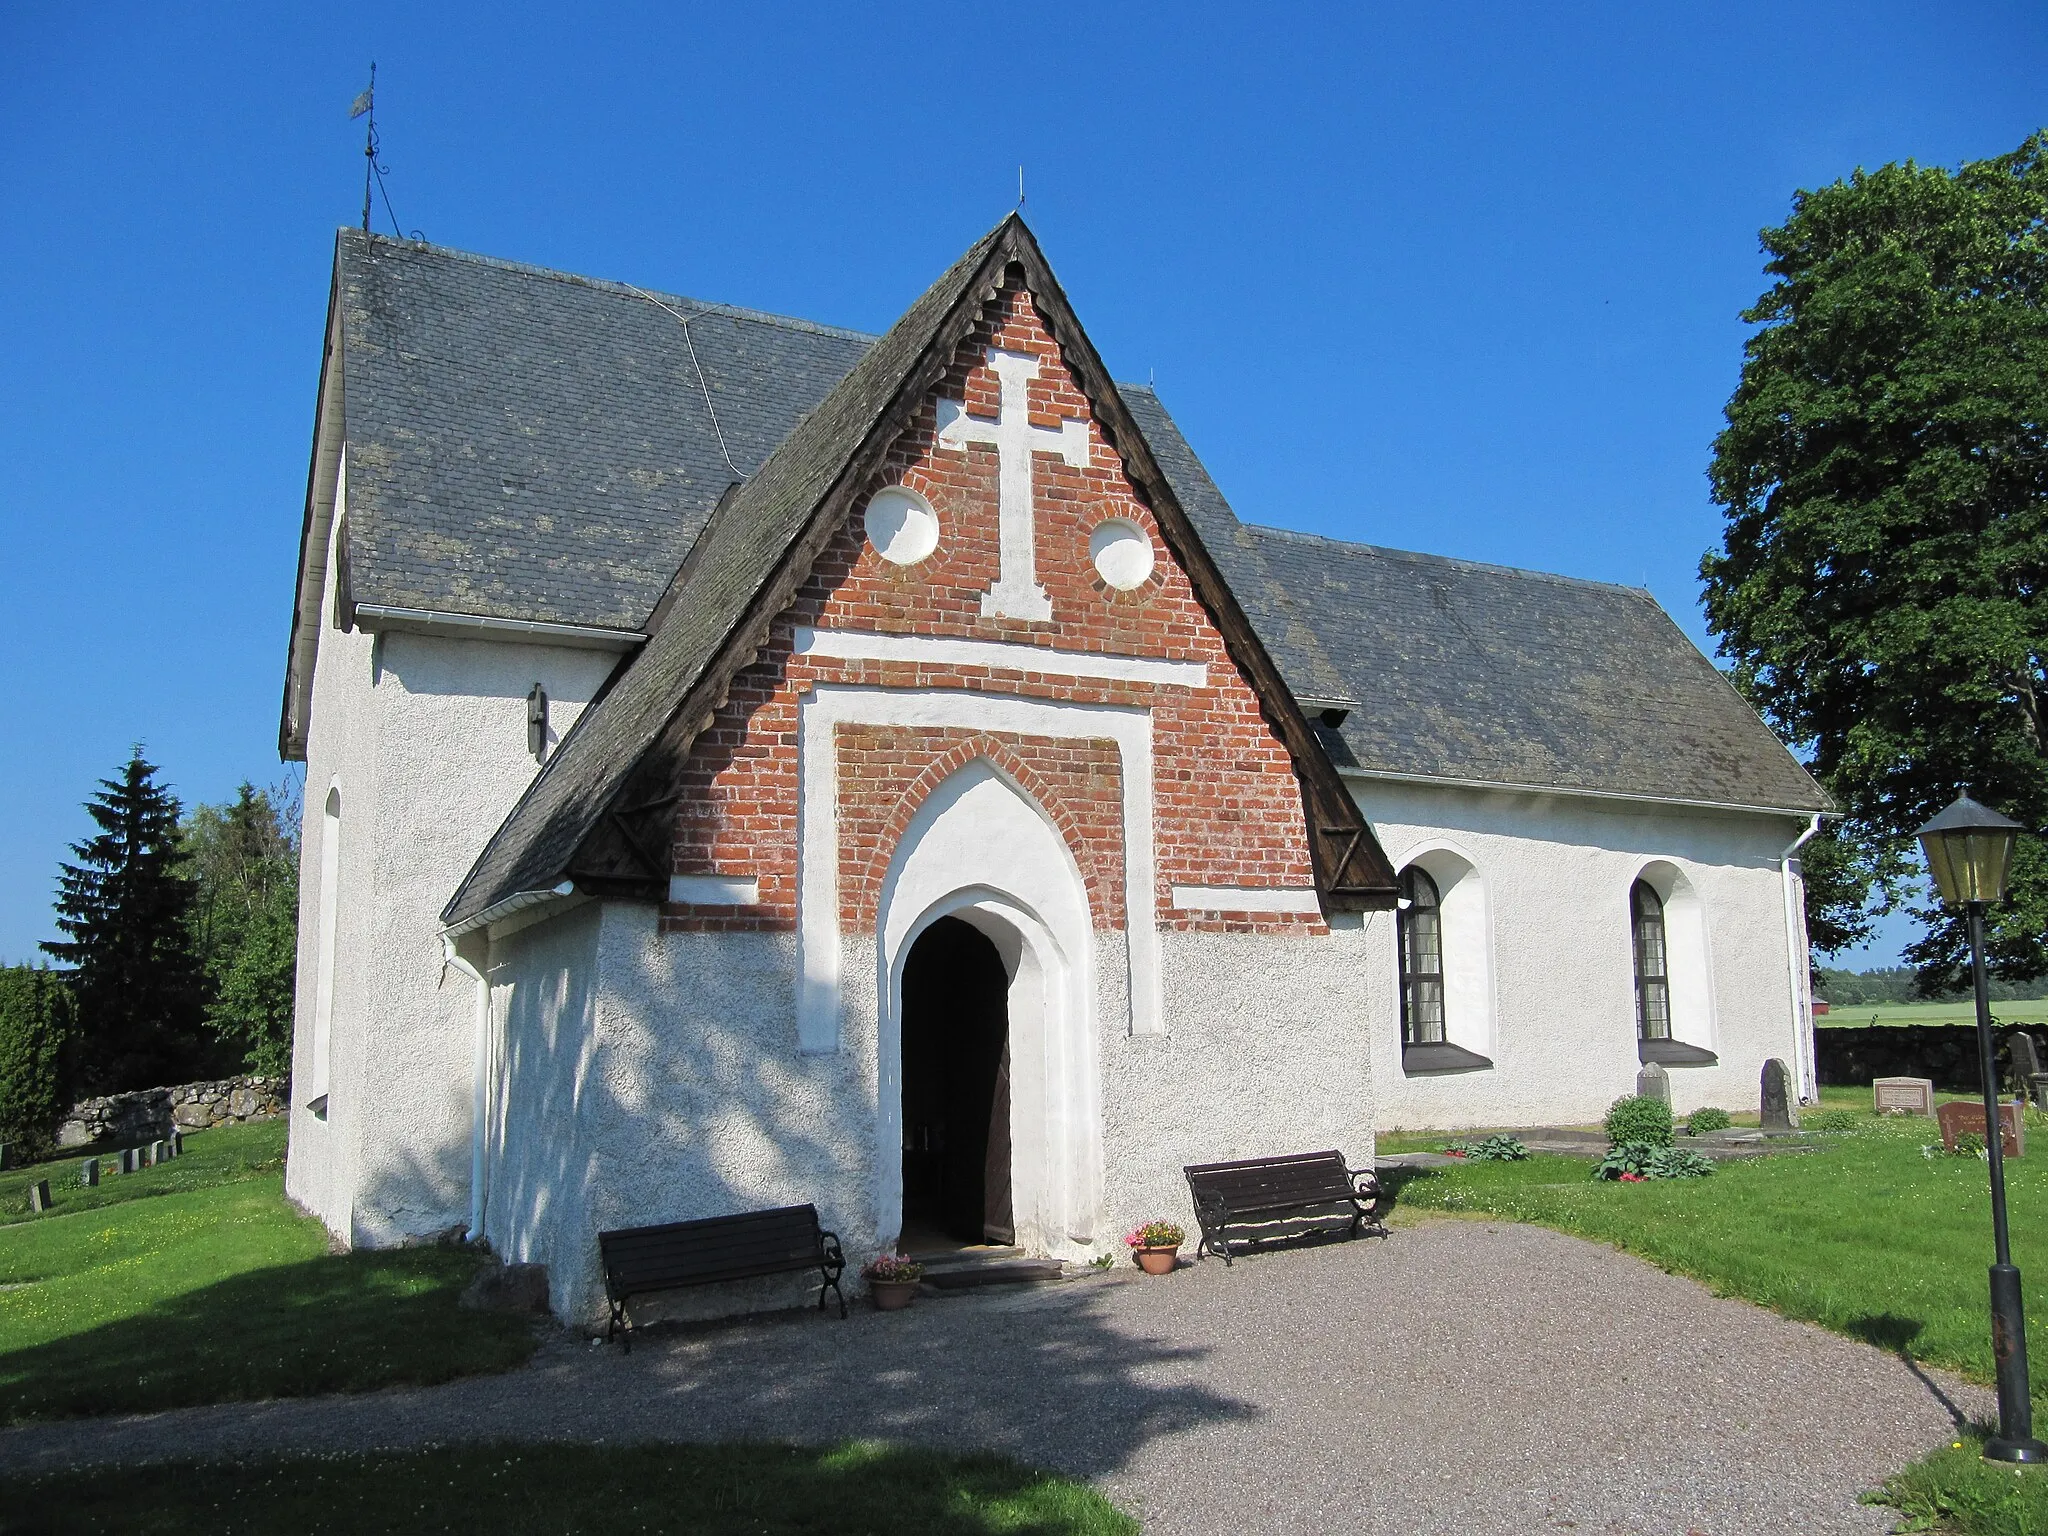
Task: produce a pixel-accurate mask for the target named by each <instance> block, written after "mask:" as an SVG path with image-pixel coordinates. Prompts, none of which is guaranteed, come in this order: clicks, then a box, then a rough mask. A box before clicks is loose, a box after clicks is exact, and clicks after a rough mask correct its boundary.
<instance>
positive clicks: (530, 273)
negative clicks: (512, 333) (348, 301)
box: [338, 225, 879, 341]
mask: <svg viewBox="0 0 2048 1536" xmlns="http://www.w3.org/2000/svg"><path fill="white" fill-rule="evenodd" d="M338 233H339V234H341V235H343V236H346V237H361V236H362V235H363V233H364V232H363V231H362V230H360V229H355V228H352V227H349V226H347V225H344V226H343V227H342V228H341V229H340V231H339V232H338ZM368 239H369V242H370V244H372V245H373V246H375V245H387V246H392V247H395V248H396V249H399V250H403V251H414V252H417V251H426V252H430V253H432V254H433V255H435V256H445V257H447V258H448V259H449V260H451V261H464V262H468V263H470V264H471V265H472V266H478V267H492V268H495V269H496V270H498V271H500V272H512V273H516V274H518V275H519V276H521V277H538V278H546V279H548V280H549V281H552V282H557V283H566V284H569V285H571V286H573V287H578V288H592V289H595V290H597V291H598V292H600V293H613V294H617V295H619V296H620V297H621V298H628V299H639V300H640V301H641V302H643V303H645V302H646V301H647V300H648V299H649V298H655V299H661V300H663V301H665V302H669V303H675V304H688V305H691V306H693V307H694V308H695V309H696V310H698V311H699V312H700V313H705V314H715V315H724V316H727V317H728V318H731V319H734V320H750V321H752V322H754V323H755V324H757V325H774V326H782V327H785V328H787V329H789V330H795V331H811V332H814V333H816V334H818V335H821V336H841V337H844V338H846V339H847V340H849V341H876V340H878V339H879V336H878V335H877V333H875V332H873V331H857V330H854V329H852V328H851V327H850V326H843V325H826V324H825V323H824V322H823V321H820V320H806V319H804V318H803V317H802V316H801V315H778V314H775V313H773V312H771V311H769V310H765V309H750V308H748V307H747V306H746V305H744V304H721V303H718V302H717V301H715V300H712V299H697V298H692V297H690V296H689V295H688V294H684V293H670V292H669V291H668V290H666V289H663V288H649V287H647V286H646V285H645V284H640V283H629V282H626V281H624V280H622V279H618V278H609V277H589V276H586V275H585V274H583V273H581V272H565V271H563V270H562V269H561V268H560V267H543V266H538V265H536V264H534V263H533V262H529V261H512V260H510V259H509V258H507V257H504V256H486V255H484V254H483V253H482V252H481V251H464V250H459V249H457V248H456V247H454V246H452V245H436V244H434V242H432V241H431V240H397V239H394V238H392V237H391V236H390V235H380V234H378V233H377V232H376V231H375V230H371V231H370V232H369V235H368ZM691 318H692V319H695V318H696V316H695V315H692V316H691Z"/></svg>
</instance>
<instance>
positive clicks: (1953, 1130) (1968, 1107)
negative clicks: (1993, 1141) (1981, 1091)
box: [1934, 1099, 2027, 1157]
mask: <svg viewBox="0 0 2048 1536" xmlns="http://www.w3.org/2000/svg"><path fill="white" fill-rule="evenodd" d="M1934 1119H1935V1123H1936V1124H1938V1125H1939V1126H1940V1127H1941V1144H1942V1145H1943V1146H1944V1147H1947V1148H1948V1149H1949V1151H1951V1152H1953V1151H1955V1149H1956V1138H1957V1137H1958V1136H1974V1137H1976V1138H1977V1140H1978V1141H1979V1142H1980V1143H1981V1142H1982V1141H1983V1140H1984V1106H1983V1105H1982V1104H1980V1103H1978V1102H1977V1101H1976V1100H1974V1099H1956V1100H1954V1101H1952V1102H1950V1103H1947V1104H1944V1105H1942V1106H1941V1108H1939V1109H1937V1110H1936V1111H1935V1112H1934ZM1998 1126H1999V1130H2000V1132H2001V1133H2002V1134H2003V1136H2004V1139H2005V1155H2006V1156H2007V1157H2025V1156H2026V1155H2027V1120H2026V1116H2024V1115H2022V1114H2021V1113H2020V1106H2019V1105H2018V1104H2001V1105H1999V1106H1998Z"/></svg>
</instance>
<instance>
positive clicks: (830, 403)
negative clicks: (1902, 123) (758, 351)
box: [442, 226, 1002, 925]
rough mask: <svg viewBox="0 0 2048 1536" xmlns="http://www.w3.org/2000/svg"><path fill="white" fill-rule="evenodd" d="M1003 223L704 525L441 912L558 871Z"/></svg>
mask: <svg viewBox="0 0 2048 1536" xmlns="http://www.w3.org/2000/svg"><path fill="white" fill-rule="evenodd" d="M1001 233H1002V229H1001V227H1000V226H999V227H998V228H997V229H996V230H993V231H991V232H990V233H989V234H988V235H986V236H984V237H983V238H982V239H981V240H979V241H977V242H976V243H975V244H974V245H973V247H971V248H970V249H969V250H968V252H967V254H966V255H964V256H962V257H961V258H960V260H959V261H958V262H956V263H955V264H954V265H953V266H952V268H951V269H949V270H948V271H947V273H946V274H945V276H943V277H941V278H940V279H939V280H938V281H937V282H936V283H934V284H933V285H932V286H931V287H930V288H929V289H927V290H926V291H925V293H924V295H923V296H922V297H920V298H919V299H918V301H917V302H916V303H915V304H913V305H912V306H911V307H910V309H909V310H908V311H906V312H905V314H904V316H903V318H902V319H901V320H899V321H897V322H896V324H895V325H894V326H892V327H891V328H890V329H889V331H888V333H887V334H886V335H884V336H883V337H882V338H881V339H880V340H879V341H877V342H875V343H874V344H873V345H872V346H871V347H869V348H868V349H867V350H866V351H865V352H864V353H863V354H862V356H861V357H860V359H859V361H858V362H856V363H855V364H854V365H853V367H852V369H851V370H850V371H849V372H848V374H847V376H846V377H845V379H844V380H843V381H841V382H840V383H839V385H838V386H837V387H836V388H835V389H834V390H833V391H832V392H831V394H830V395H829V396H828V397H827V398H826V400H825V401H824V403H823V404H822V405H821V406H820V408H819V409H817V410H815V411H813V412H812V413H811V414H810V415H809V416H807V417H805V418H804V420H803V421H802V422H801V423H800V424H799V425H798V426H797V428H796V429H795V430H794V431H793V432H791V433H790V434H789V435H788V436H787V437H786V438H784V439H783V441H782V443H781V445H780V446H779V447H777V448H776V449H775V451H774V452H773V453H772V454H770V455H769V456H768V460H767V462H766V463H765V464H763V465H762V466H761V469H760V472H759V473H758V474H756V475H754V476H753V477H752V478H750V479H749V480H748V481H747V482H746V483H745V484H744V485H742V486H741V487H740V488H739V489H738V490H737V491H735V492H734V493H733V495H732V496H731V498H730V499H729V500H728V501H727V502H726V503H725V505H724V506H723V507H721V508H720V509H719V511H718V515H717V516H716V517H714V518H712V519H711V520H710V522H709V523H708V524H707V525H706V526H705V529H704V532H703V534H702V536H701V537H700V538H699V539H698V541H697V544H696V546H695V547H694V548H693V549H692V550H691V551H690V554H689V558H688V562H687V564H686V565H685V566H684V568H683V570H682V572H681V573H680V574H679V575H678V576H677V578H676V591H675V595H674V598H673V601H672V604H671V606H670V607H669V609H668V611H667V614H666V617H665V618H664V620H663V622H662V625H661V628H660V629H659V630H658V631H657V632H656V633H655V634H654V636H653V637H652V638H651V639H650V640H649V641H648V643H647V646H646V648H645V649H644V650H643V651H642V652H641V653H640V654H639V655H638V656H636V657H635V658H634V659H633V661H632V662H631V664H630V665H628V666H627V667H626V669H625V671H624V672H623V673H621V674H619V676H618V678H617V680H616V682H615V684H614V686H613V687H612V689H611V691H610V692H608V693H607V694H605V695H604V696H603V697H602V698H601V699H599V700H598V701H597V702H595V703H594V704H592V705H591V707H590V708H589V709H588V710H586V711H585V712H584V714H583V715H582V716H581V717H580V718H579V719H578V720H577V722H576V725H575V727H574V728H573V729H572V730H571V731H570V733H569V735H568V736H567V737H566V738H565V739H564V740H563V742H562V745H561V746H560V747H559V748H557V750H556V752H555V755H554V756H553V757H552V758H550V759H549V760H548V763H547V766H546V767H544V768H543V769H542V770H541V772H540V774H539V776H538V777H537V778H535V780H534V782H533V783H532V785H531V786H529V788H528V789H527V792H526V794H525V795H524V796H523V797H521V799H520V801H519V803H518V805H516V806H515V807H513V810H512V813H511V814H510V815H509V816H507V817H506V818H505V821H504V824H503V825H502V826H500V827H499V828H498V831H497V832H496V833H495V834H494V835H493V837H492V838H491V841H490V842H489V843H488V844H487V845H486V846H485V848H484V851H483V854H482V856H481V857H479V858H478V860H477V862H476V864H475V866H474V867H473V868H472V869H471V870H470V872H469V874H468V876H467V877H466V878H465V879H464V881H463V883H462V885H461V887H460V888H459V889H458V890H457V891H456V893H455V895H454V897H453V898H452V899H451V900H450V901H449V903H448V906H447V908H446V909H445V910H444V912H443V913H442V917H443V919H444V920H445V921H446V922H448V923H449V924H451V925H453V924H460V923H462V922H464V921H466V920H470V919H473V918H475V917H476V916H477V915H478V914H479V913H480V912H483V911H485V910H487V909H488V908H489V907H490V906H491V905H493V904H494V903H496V902H498V901H500V900H503V899H504V898H505V897H507V896H510V895H515V894H518V893H521V892H525V891H530V890H535V889H539V888H543V887H546V886H549V885H552V884H553V883H554V882H555V881H556V880H557V879H559V878H560V876H561V872H562V871H563V870H564V869H565V868H566V867H567V866H568V863H569V860H570V858H571V857H572V856H573V855H574V854H575V853H576V851H577V848H578V847H579V846H580V845H581V843H582V841H583V839H584V838H585V837H586V836H587V835H588V834H589V832H590V830H591V828H592V826H593V824H594V823H595V822H596V820H597V818H598V817H599V816H600V815H601V814H602V813H603V812H604V810H605V808H606V807H607V806H609V805H610V804H611V803H612V802H613V799H614V797H615V796H616V795H617V794H618V792H619V790H620V789H621V788H622V787H623V786H624V784H625V782H626V779H627V777H628V775H630V774H631V773H632V772H633V771H634V769H635V768H636V767H638V766H639V764H640V761H641V759H642V756H643V754H645V753H646V752H647V751H648V749H649V748H650V747H651V746H652V745H653V744H654V742H655V741H656V739H657V738H658V737H659V736H660V735H661V734H662V732H663V731H664V730H665V729H666V728H667V727H668V726H669V725H670V723H671V722H672V721H673V720H674V719H675V717H676V714H677V711H678V709H679V708H681V707H682V706H683V703H684V701H685V700H686V699H687V698H688V696H689V695H690V693H691V692H692V690H693V689H694V688H695V687H696V685H697V684H698V682H699V681H700V680H701V679H702V677H703V675H704V671H705V668H706V667H707V666H708V665H709V664H710V663H711V662H712V661H713V659H714V658H715V657H716V656H717V655H718V653H719V652H720V651H721V649H723V648H724V647H725V645H726V643H727V640H728V637H729V636H730V635H732V633H733V632H734V630H735V628H736V627H737V626H738V625H740V624H741V623H742V621H743V620H744V618H745V617H746V616H747V613H748V609H749V607H750V605H752V604H754V601H755V599H756V597H757V595H758V594H759V593H760V591H761V589H762V587H763V585H764V584H765V583H766V582H767V581H768V579H769V578H770V576H771V575H773V574H775V573H776V571H777V568H778V567H779V566H780V565H782V564H783V562H784V560H785V557H786V556H788V555H789V553H790V550H791V547H792V545H793V544H794V543H795V542H796V541H797V539H798V538H799V536H800V535H802V534H803V533H804V531H805V528H806V525H807V524H809V523H810V522H811V520H812V518H813V515H814V514H815V513H816V512H817V511H818V508H819V506H820V503H821V502H822V501H823V499H824V497H825V495H826V492H827V491H828V490H829V489H830V488H831V487H832V485H833V484H834V482H835V481H837V480H838V479H839V478H840V477H841V476H842V475H844V474H845V473H846V472H847V468H848V461H849V459H850V457H851V456H852V455H853V453H854V451H855V449H856V448H857V447H858V446H859V444H860V443H861V442H862V440H863V439H865V438H866V437H867V436H868V435H869V433H870V432H871V430H872V429H873V428H874V426H875V424H876V422H877V420H878V419H879V418H880V417H881V415H882V413H883V412H884V411H885V410H887V409H888V408H889V407H890V406H891V405H892V403H894V402H895V401H896V399H897V397H898V396H899V394H900V393H901V392H902V391H903V389H904V381H905V377H906V375H907V374H909V373H910V371H911V370H912V369H913V367H914V366H915V365H916V363H917V361H918V359H919V358H920V357H921V356H922V355H923V354H925V353H926V352H928V351H930V350H931V349H932V348H933V346H934V344H935V340H936V335H937V331H938V328H939V326H940V324H941V323H942V322H943V321H945V320H947V319H948V317H949V316H950V314H951V312H952V311H953V309H954V308H955V306H956V304H957V303H958V301H959V300H960V298H961V296H962V295H963V293H964V292H965V291H966V289H967V287H968V285H969V284H970V283H971V282H973V281H974V280H975V278H976V276H977V274H978V273H979V271H980V268H981V267H982V265H983V261H984V258H985V257H986V256H987V254H988V252H989V249H990V247H991V245H992V244H993V243H994V242H995V241H996V239H997V237H998V236H999V235H1000V234H1001ZM945 356H946V357H947V358H950V356H951V350H950V348H949V349H947V351H946V353H945ZM922 393H923V391H922V390H921V389H920V390H919V391H918V394H919V396H920V398H921V396H922ZM770 616H772V615H770Z"/></svg>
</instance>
